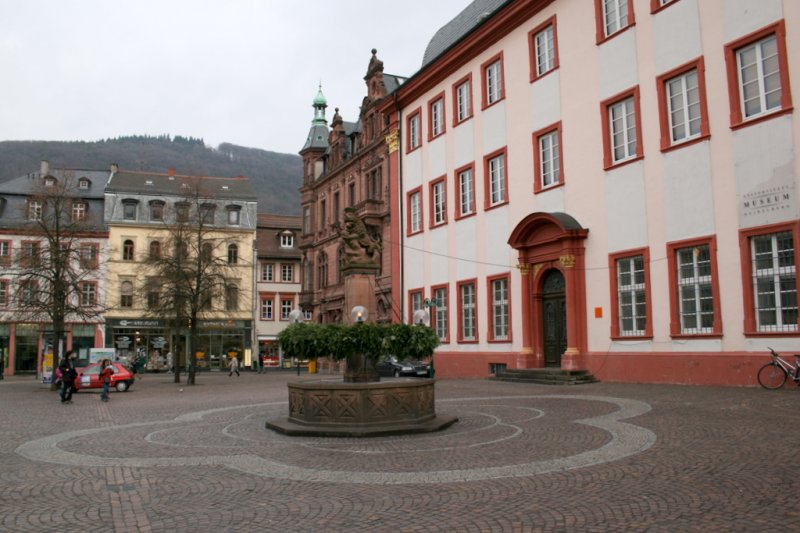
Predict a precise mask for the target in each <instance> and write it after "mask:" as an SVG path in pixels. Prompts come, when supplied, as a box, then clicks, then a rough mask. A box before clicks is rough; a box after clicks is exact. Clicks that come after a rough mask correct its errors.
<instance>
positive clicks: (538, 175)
mask: <svg viewBox="0 0 800 533" xmlns="http://www.w3.org/2000/svg"><path fill="white" fill-rule="evenodd" d="M553 132H556V133H557V134H558V183H557V184H556V185H548V186H547V187H545V186H544V184H543V183H542V169H541V166H542V160H541V158H542V154H541V151H540V150H539V138H540V137H543V136H544V135H549V134H551V133H553ZM531 139H532V142H533V193H534V194H539V193H540V192H544V191H550V190H552V189H557V188H559V187H563V186H564V142H563V137H562V136H561V121H560V120H559V121H558V122H556V123H555V124H550V125H549V126H546V127H544V128H542V129H540V130H537V131H534V132H533V134H532V136H531Z"/></svg>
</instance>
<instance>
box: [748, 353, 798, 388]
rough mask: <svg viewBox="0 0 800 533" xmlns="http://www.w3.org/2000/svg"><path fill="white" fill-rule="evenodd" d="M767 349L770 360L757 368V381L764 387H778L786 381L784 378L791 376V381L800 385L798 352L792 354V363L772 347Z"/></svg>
mask: <svg viewBox="0 0 800 533" xmlns="http://www.w3.org/2000/svg"><path fill="white" fill-rule="evenodd" d="M767 348H769V346H768V347H767ZM769 351H770V353H771V355H772V361H771V362H769V363H767V364H765V365H764V366H762V367H761V368H760V369H759V370H758V383H759V384H760V385H761V386H762V387H764V388H765V389H770V390H773V389H780V388H781V387H783V385H784V384H785V383H786V378H789V377H791V378H792V381H794V382H795V383H797V384H798V385H800V354H795V355H794V358H795V364H794V365H793V364H792V363H790V362H789V361H787V360H786V359H784V358H783V357H781V354H779V353H778V352H776V351H775V350H773V349H772V348H769Z"/></svg>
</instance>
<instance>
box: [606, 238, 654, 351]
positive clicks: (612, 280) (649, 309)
mask: <svg viewBox="0 0 800 533" xmlns="http://www.w3.org/2000/svg"><path fill="white" fill-rule="evenodd" d="M637 255H641V256H642V260H643V262H644V294H645V313H647V320H646V321H645V325H644V335H622V333H621V332H620V327H619V284H618V283H617V260H619V259H626V258H629V257H634V256H637ZM608 276H609V287H611V338H612V339H613V340H632V339H634V340H635V339H652V338H653V295H652V284H651V283H650V248H633V249H630V250H623V251H620V252H615V253H613V254H608Z"/></svg>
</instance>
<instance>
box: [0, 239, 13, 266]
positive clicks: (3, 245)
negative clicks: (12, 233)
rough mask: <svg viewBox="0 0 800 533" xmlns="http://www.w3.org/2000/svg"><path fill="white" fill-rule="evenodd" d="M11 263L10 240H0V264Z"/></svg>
mask: <svg viewBox="0 0 800 533" xmlns="http://www.w3.org/2000/svg"><path fill="white" fill-rule="evenodd" d="M10 264H11V241H0V265H3V266H7V265H10Z"/></svg>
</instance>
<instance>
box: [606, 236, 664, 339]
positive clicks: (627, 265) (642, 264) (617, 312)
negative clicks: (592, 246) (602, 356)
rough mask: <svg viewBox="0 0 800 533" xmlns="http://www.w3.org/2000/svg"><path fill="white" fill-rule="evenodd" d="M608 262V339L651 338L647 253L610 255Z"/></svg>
mask: <svg viewBox="0 0 800 533" xmlns="http://www.w3.org/2000/svg"><path fill="white" fill-rule="evenodd" d="M608 261H609V274H610V278H611V337H612V338H622V337H652V335H653V328H652V324H651V319H650V316H651V305H650V286H649V285H650V251H649V249H647V248H640V249H636V250H627V251H624V252H619V253H615V254H611V255H610V256H609V259H608Z"/></svg>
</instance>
